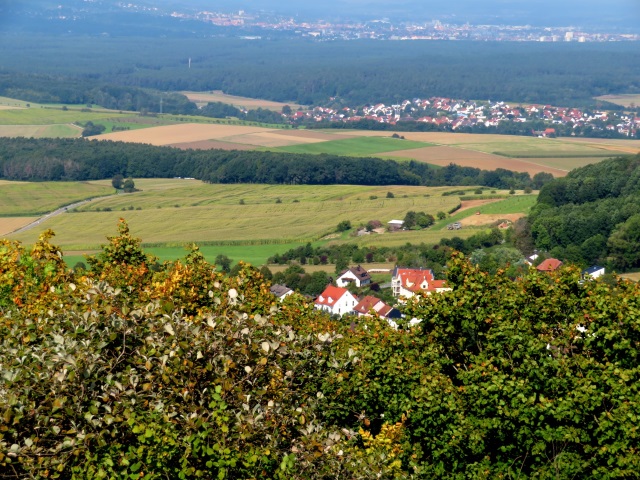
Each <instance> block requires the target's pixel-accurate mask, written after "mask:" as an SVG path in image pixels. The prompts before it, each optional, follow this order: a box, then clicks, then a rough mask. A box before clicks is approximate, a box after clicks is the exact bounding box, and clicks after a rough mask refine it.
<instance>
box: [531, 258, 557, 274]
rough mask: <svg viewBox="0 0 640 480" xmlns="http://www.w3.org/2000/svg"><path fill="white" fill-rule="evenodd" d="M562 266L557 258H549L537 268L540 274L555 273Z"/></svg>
mask: <svg viewBox="0 0 640 480" xmlns="http://www.w3.org/2000/svg"><path fill="white" fill-rule="evenodd" d="M561 266H562V262H561V261H560V260H558V259H557V258H547V259H546V260H544V261H543V262H542V263H541V264H540V265H538V266H537V267H536V270H538V271H539V272H555V271H556V270H558V269H559V268H560V267H561Z"/></svg>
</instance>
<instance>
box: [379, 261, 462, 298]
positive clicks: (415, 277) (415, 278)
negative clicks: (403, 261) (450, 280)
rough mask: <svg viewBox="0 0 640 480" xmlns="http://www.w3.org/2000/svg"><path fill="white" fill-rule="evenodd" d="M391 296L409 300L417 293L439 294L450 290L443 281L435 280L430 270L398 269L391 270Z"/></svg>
mask: <svg viewBox="0 0 640 480" xmlns="http://www.w3.org/2000/svg"><path fill="white" fill-rule="evenodd" d="M391 288H392V290H393V296H394V297H398V298H411V297H413V296H415V295H417V294H419V293H426V294H428V295H430V294H431V293H434V292H435V293H440V292H446V291H448V290H451V289H450V288H448V287H446V286H445V281H444V280H436V279H435V277H434V275H433V270H431V269H430V268H400V267H397V266H396V268H395V269H394V270H393V275H392V276H391Z"/></svg>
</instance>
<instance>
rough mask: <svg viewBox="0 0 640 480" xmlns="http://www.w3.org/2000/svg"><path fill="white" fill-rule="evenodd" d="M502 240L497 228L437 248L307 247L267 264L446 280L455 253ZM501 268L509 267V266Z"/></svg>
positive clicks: (447, 240)
mask: <svg viewBox="0 0 640 480" xmlns="http://www.w3.org/2000/svg"><path fill="white" fill-rule="evenodd" d="M503 240H504V237H503V235H502V232H501V231H500V230H498V229H497V228H492V229H491V230H489V231H486V232H485V231H482V232H478V233H476V234H475V235H472V236H471V237H469V238H466V239H463V238H460V237H453V238H443V239H441V240H440V242H439V243H437V244H426V243H420V244H415V245H414V244H411V243H407V244H405V245H398V246H391V247H387V246H368V247H360V246H358V245H357V244H353V243H346V244H337V245H332V244H329V245H322V246H317V247H314V246H313V245H311V244H310V243H307V244H306V245H304V246H300V247H297V248H292V249H290V250H287V251H286V252H284V253H280V254H276V255H273V256H271V257H269V259H268V260H267V263H269V264H275V265H286V264H298V265H302V266H304V265H307V264H308V265H327V264H335V265H336V272H337V273H340V272H341V271H342V270H344V269H345V268H347V266H349V265H357V264H362V265H364V266H365V268H366V264H367V263H374V262H375V263H386V262H394V263H396V264H398V265H403V266H406V267H428V268H431V269H432V270H433V271H434V273H435V274H436V277H437V278H444V277H443V275H442V272H443V268H444V266H445V265H446V263H447V262H448V261H449V260H450V258H451V255H452V254H453V252H456V251H457V252H463V253H465V254H467V255H470V254H471V253H472V252H474V251H475V250H479V249H484V248H488V247H492V246H495V245H499V244H501V243H502V242H503ZM500 266H501V267H506V266H507V265H506V262H505V263H502V264H500ZM494 270H495V269H494ZM278 280H280V279H278ZM287 285H288V284H287ZM288 286H290V285H288Z"/></svg>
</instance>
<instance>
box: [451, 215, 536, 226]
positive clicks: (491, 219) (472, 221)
mask: <svg viewBox="0 0 640 480" xmlns="http://www.w3.org/2000/svg"><path fill="white" fill-rule="evenodd" d="M524 216H525V214H524V213H493V214H488V213H481V214H480V215H471V216H469V217H466V218H463V219H462V220H459V222H460V224H461V225H462V226H463V227H479V226H482V225H491V224H492V223H495V222H497V221H498V220H510V221H512V222H515V221H516V220H518V219H519V218H522V217H524Z"/></svg>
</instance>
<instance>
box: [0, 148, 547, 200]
mask: <svg viewBox="0 0 640 480" xmlns="http://www.w3.org/2000/svg"><path fill="white" fill-rule="evenodd" d="M115 175H122V176H124V177H134V178H154V177H158V178H173V177H192V178H197V179H199V180H202V181H205V182H210V183H273V184H301V185H329V184H352V185H424V186H439V185H461V186H464V185H483V186H487V187H493V188H500V189H503V188H509V189H511V188H518V189H523V188H526V187H533V188H539V187H541V186H542V185H543V184H544V183H545V182H547V181H549V180H550V179H551V178H553V177H552V176H551V175H549V174H546V173H538V174H536V175H534V177H533V178H531V177H530V176H529V174H528V173H521V172H512V171H510V170H504V169H498V170H495V171H488V170H480V169H479V168H472V167H460V166H457V165H453V164H450V165H449V166H447V167H444V168H435V167H433V166H430V165H428V164H426V163H420V162H416V161H409V162H395V161H392V160H382V159H379V158H359V157H342V156H337V155H328V154H321V155H310V154H291V153H278V152H258V151H237V150H234V151H228V150H181V149H177V148H171V147H156V146H150V145H142V144H131V143H124V142H106V141H92V140H86V139H33V138H29V139H28V138H8V139H5V140H4V141H3V142H2V143H0V178H3V179H6V180H28V181H44V180H66V181H77V180H98V179H110V178H112V177H114V176H115Z"/></svg>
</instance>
